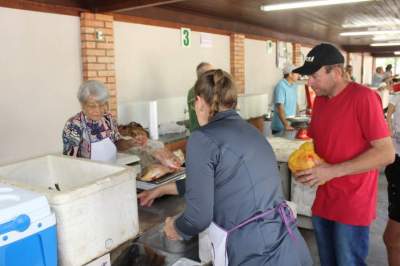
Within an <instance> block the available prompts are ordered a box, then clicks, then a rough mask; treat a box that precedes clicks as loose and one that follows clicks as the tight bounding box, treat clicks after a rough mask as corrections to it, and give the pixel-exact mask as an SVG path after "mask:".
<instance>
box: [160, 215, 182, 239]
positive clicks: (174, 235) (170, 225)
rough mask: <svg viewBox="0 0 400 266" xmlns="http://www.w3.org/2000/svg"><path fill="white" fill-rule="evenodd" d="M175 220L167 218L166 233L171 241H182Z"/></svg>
mask: <svg viewBox="0 0 400 266" xmlns="http://www.w3.org/2000/svg"><path fill="white" fill-rule="evenodd" d="M174 222H175V218H173V217H167V219H165V225H164V233H165V235H166V237H167V238H168V239H169V240H182V237H181V236H180V235H179V234H178V232H176V230H175V225H174Z"/></svg>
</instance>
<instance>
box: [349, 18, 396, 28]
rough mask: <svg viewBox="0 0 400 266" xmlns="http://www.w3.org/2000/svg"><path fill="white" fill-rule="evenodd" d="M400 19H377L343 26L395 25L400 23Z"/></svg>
mask: <svg viewBox="0 0 400 266" xmlns="http://www.w3.org/2000/svg"><path fill="white" fill-rule="evenodd" d="M399 24H400V20H398V19H393V20H392V21H376V22H360V23H356V24H350V23H349V24H343V25H342V27H343V28H366V27H377V26H393V25H399Z"/></svg>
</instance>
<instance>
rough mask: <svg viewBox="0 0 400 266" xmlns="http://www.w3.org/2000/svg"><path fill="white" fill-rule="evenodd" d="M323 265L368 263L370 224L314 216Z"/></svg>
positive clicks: (313, 220)
mask: <svg viewBox="0 0 400 266" xmlns="http://www.w3.org/2000/svg"><path fill="white" fill-rule="evenodd" d="M312 223H313V226H314V231H315V237H316V239H317V244H318V253H319V259H320V262H321V266H336V265H337V266H352V265H354V266H361V265H367V263H366V258H367V255H368V241H369V226H355V225H348V224H342V223H339V222H335V221H331V220H327V219H323V218H321V217H318V216H313V217H312Z"/></svg>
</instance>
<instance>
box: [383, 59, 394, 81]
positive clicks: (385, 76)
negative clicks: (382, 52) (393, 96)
mask: <svg viewBox="0 0 400 266" xmlns="http://www.w3.org/2000/svg"><path fill="white" fill-rule="evenodd" d="M383 81H384V82H386V83H387V84H388V85H389V86H391V85H392V84H393V72H392V65H391V64H388V65H387V66H386V68H385V73H383Z"/></svg>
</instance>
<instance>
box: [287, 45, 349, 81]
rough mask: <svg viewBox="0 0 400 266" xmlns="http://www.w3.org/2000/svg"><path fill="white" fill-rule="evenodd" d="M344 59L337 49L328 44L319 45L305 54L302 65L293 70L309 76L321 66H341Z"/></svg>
mask: <svg viewBox="0 0 400 266" xmlns="http://www.w3.org/2000/svg"><path fill="white" fill-rule="evenodd" d="M343 63H344V57H343V55H342V53H341V52H340V51H339V49H338V48H336V47H335V46H333V45H332V44H329V43H321V44H318V45H317V46H315V47H314V48H312V49H311V51H310V52H309V53H308V54H307V56H306V58H305V61H304V65H303V66H301V67H299V68H296V69H294V70H293V72H294V73H299V74H300V75H311V74H313V73H315V72H317V71H318V70H319V69H320V68H321V67H323V66H329V65H335V64H343Z"/></svg>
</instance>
